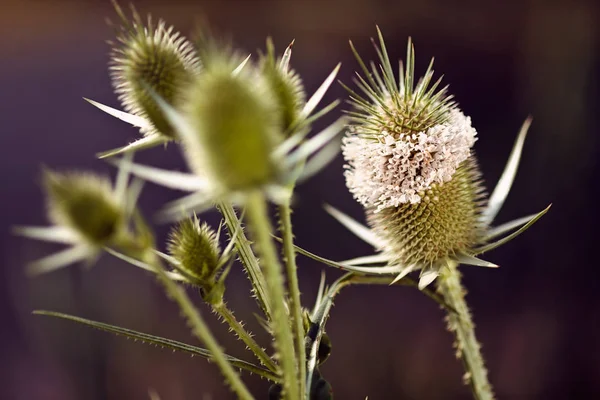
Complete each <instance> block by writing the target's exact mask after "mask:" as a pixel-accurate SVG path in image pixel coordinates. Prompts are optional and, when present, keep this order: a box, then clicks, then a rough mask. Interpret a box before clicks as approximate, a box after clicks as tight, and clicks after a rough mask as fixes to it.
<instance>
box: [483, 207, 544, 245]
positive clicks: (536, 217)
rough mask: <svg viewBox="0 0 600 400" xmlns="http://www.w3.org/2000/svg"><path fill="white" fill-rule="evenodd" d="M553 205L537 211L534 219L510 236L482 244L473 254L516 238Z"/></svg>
mask: <svg viewBox="0 0 600 400" xmlns="http://www.w3.org/2000/svg"><path fill="white" fill-rule="evenodd" d="M551 206H552V204H550V205H549V206H548V207H546V208H545V209H543V210H542V211H540V212H539V213H537V214H536V215H535V217H533V218H532V219H530V220H529V222H527V223H526V224H525V225H523V226H522V227H521V228H520V229H519V230H517V231H515V232H513V233H511V234H510V235H508V236H505V237H503V238H502V239H500V240H497V241H495V242H493V243H490V244H487V245H485V246H482V247H479V248H477V249H475V250H474V251H473V255H477V254H481V253H485V252H486V251H490V250H493V249H495V248H496V247H498V246H502V245H503V244H504V243H507V242H509V241H511V240H513V239H514V238H516V237H517V236H519V235H520V234H521V233H523V232H525V231H526V230H527V229H529V227H530V226H531V225H533V224H535V223H536V222H537V220H538V219H540V218H542V216H543V215H544V214H546V213H547V212H548V210H549V209H550V207H551Z"/></svg>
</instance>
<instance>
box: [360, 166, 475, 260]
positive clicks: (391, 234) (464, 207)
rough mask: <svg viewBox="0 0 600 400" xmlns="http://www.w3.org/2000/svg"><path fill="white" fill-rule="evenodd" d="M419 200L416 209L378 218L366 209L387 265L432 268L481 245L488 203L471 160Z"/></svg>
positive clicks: (405, 207) (387, 210)
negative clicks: (482, 220)
mask: <svg viewBox="0 0 600 400" xmlns="http://www.w3.org/2000/svg"><path fill="white" fill-rule="evenodd" d="M421 196H422V199H421V201H419V202H417V203H405V204H401V205H399V206H398V207H388V208H385V209H383V210H379V211H378V212H374V211H375V210H374V209H368V210H369V212H368V216H367V220H368V222H369V224H370V226H371V227H372V229H373V231H374V232H375V233H376V234H377V235H378V237H380V238H381V240H382V243H383V250H384V251H385V252H386V253H387V254H388V255H389V258H390V263H392V264H396V263H400V264H401V265H407V266H409V265H421V266H432V265H434V264H435V263H436V262H437V261H439V260H442V259H445V258H447V257H451V256H453V255H455V254H457V253H459V252H464V251H468V250H469V249H471V248H473V246H475V245H476V244H478V243H479V242H480V240H481V237H482V235H483V233H484V232H485V226H483V225H482V224H481V222H480V219H481V218H480V217H481V212H482V210H483V207H484V205H485V198H486V197H485V193H484V188H483V185H482V184H481V180H480V173H479V170H478V167H477V164H476V162H475V159H474V157H470V158H469V159H467V160H466V161H464V162H463V163H462V164H461V165H460V166H459V167H458V168H457V170H456V172H455V173H454V174H453V175H452V179H450V180H449V181H448V182H445V183H443V184H433V185H432V186H431V188H430V189H428V190H426V191H424V192H422V193H421Z"/></svg>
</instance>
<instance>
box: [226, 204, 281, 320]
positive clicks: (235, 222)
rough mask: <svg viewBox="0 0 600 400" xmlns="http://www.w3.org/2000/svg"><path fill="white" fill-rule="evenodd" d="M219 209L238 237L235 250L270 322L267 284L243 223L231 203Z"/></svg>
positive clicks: (228, 227)
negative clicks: (242, 227)
mask: <svg viewBox="0 0 600 400" xmlns="http://www.w3.org/2000/svg"><path fill="white" fill-rule="evenodd" d="M218 208H219V210H220V211H221V214H222V215H223V218H225V224H226V225H227V229H228V230H229V232H230V235H232V236H233V235H234V234H235V235H236V237H235V238H233V237H232V238H231V239H232V240H235V249H236V251H237V253H238V255H239V257H240V261H241V262H242V264H243V265H244V268H245V269H246V272H247V273H248V277H249V278H250V283H251V284H252V290H253V291H254V293H255V295H256V298H257V299H258V303H259V305H260V307H261V309H262V310H263V312H264V313H265V315H266V317H267V319H268V320H270V319H271V315H272V310H271V306H270V304H269V298H268V297H267V291H266V282H265V278H264V275H263V273H262V271H261V270H260V266H259V264H258V260H257V258H256V256H255V255H254V251H253V250H252V247H251V246H250V244H251V243H250V241H249V240H248V238H247V237H246V234H245V233H244V230H243V229H240V226H241V222H240V220H239V218H238V216H237V214H236V212H235V209H234V208H233V206H232V205H231V203H228V202H221V203H219V205H218ZM236 232H237V234H236Z"/></svg>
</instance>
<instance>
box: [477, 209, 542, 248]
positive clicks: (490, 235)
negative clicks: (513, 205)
mask: <svg viewBox="0 0 600 400" xmlns="http://www.w3.org/2000/svg"><path fill="white" fill-rule="evenodd" d="M536 215H537V214H531V215H527V216H526V217H521V218H518V219H514V220H512V221H510V222H506V223H504V224H502V225H499V226H496V227H494V228H491V229H489V230H488V231H487V233H486V235H485V236H484V238H483V241H484V242H487V241H489V240H491V239H494V238H495V237H498V236H500V235H502V234H504V233H507V232H510V231H512V230H513V229H517V228H518V227H520V226H522V225H525V224H526V223H528V222H529V220H531V219H532V218H534V217H535V216H536Z"/></svg>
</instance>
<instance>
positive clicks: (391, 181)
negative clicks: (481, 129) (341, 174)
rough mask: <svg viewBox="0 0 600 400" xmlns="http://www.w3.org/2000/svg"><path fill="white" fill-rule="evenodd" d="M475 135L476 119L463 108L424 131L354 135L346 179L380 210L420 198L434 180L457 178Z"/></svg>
mask: <svg viewBox="0 0 600 400" xmlns="http://www.w3.org/2000/svg"><path fill="white" fill-rule="evenodd" d="M356 133H360V128H358V129H357V132H356ZM476 134H477V132H476V131H475V128H473V127H472V126H471V118H469V117H467V116H465V115H464V114H463V113H462V112H460V111H459V110H458V109H453V110H451V111H450V115H449V118H448V121H447V122H445V123H443V124H439V125H435V126H433V127H431V128H429V129H427V131H425V132H418V133H411V134H410V135H409V134H399V135H398V134H397V133H396V134H394V136H392V134H390V133H389V132H387V131H382V132H380V136H379V137H378V139H373V138H363V137H360V136H358V135H355V134H353V135H351V136H348V137H346V138H344V141H343V145H342V152H343V154H344V158H345V159H346V161H347V163H348V164H347V165H346V171H345V176H346V184H347V186H348V188H349V189H350V192H351V193H352V194H353V195H354V197H355V198H356V200H358V201H359V202H360V203H361V204H362V205H364V206H365V207H372V208H374V209H375V212H379V211H381V210H383V209H384V208H388V207H398V206H399V205H401V204H404V203H412V204H414V203H418V202H420V201H421V195H422V194H423V192H424V191H426V190H428V189H429V188H431V185H432V184H435V183H438V184H441V183H444V182H447V181H449V180H450V179H451V178H452V175H453V174H454V172H455V171H456V168H458V166H459V164H460V163H461V162H463V161H465V160H466V159H467V158H468V157H469V155H470V153H471V147H472V146H473V144H474V143H475V140H476V138H475V136H476Z"/></svg>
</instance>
